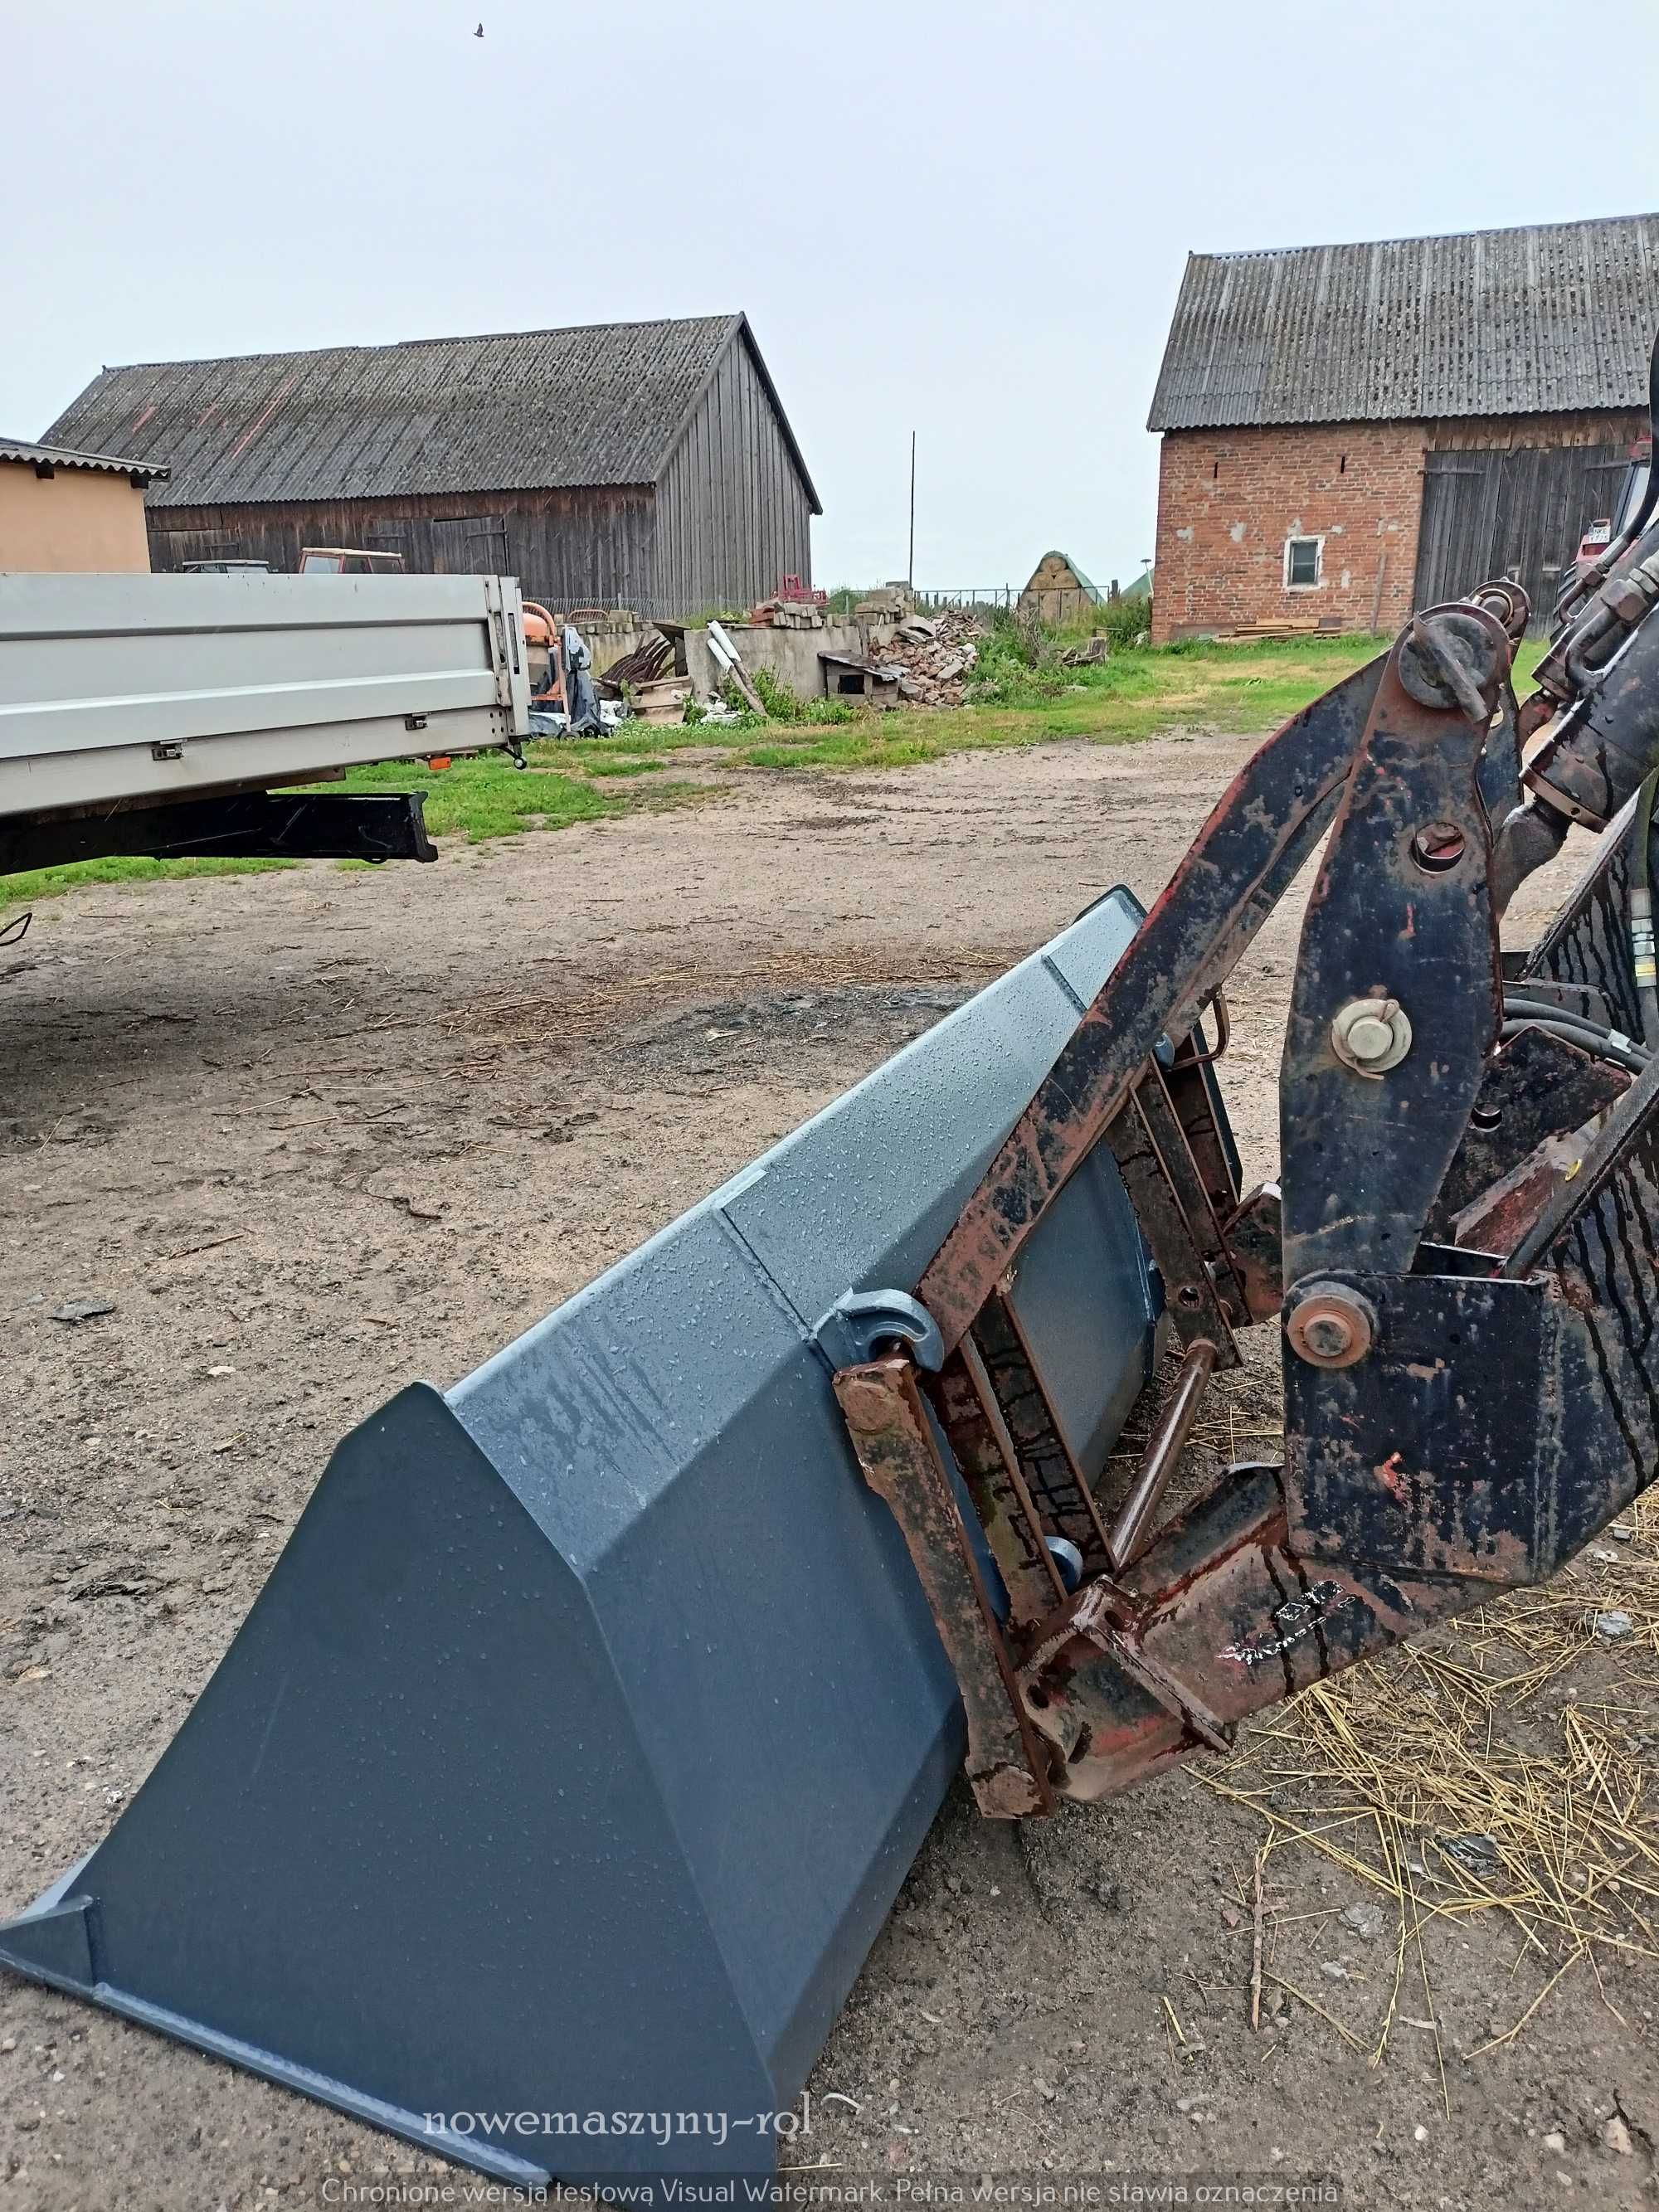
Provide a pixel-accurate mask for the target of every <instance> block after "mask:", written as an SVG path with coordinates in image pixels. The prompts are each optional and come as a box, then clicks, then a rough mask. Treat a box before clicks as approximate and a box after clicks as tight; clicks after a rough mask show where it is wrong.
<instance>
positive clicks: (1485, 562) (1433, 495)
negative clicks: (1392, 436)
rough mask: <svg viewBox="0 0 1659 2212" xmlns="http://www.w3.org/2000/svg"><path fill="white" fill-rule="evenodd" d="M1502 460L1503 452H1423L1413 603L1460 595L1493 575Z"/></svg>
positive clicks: (1425, 603)
mask: <svg viewBox="0 0 1659 2212" xmlns="http://www.w3.org/2000/svg"><path fill="white" fill-rule="evenodd" d="M1503 466H1504V455H1503V454H1502V453H1427V454H1425V456H1424V461H1423V518H1422V520H1421V522H1420V524H1419V526H1418V533H1417V581H1416V585H1415V586H1414V588H1413V593H1412V604H1413V606H1418V607H1434V606H1438V605H1440V604H1441V603H1442V601H1443V600H1445V599H1461V598H1462V595H1463V593H1464V592H1467V591H1469V590H1471V589H1472V588H1473V587H1474V586H1475V585H1476V584H1484V583H1485V582H1486V579H1487V578H1488V577H1489V576H1491V575H1492V574H1494V573H1495V572H1494V570H1493V568H1492V558H1491V556H1492V548H1493V545H1494V544H1495V543H1496V541H1497V536H1498V492H1499V488H1500V483H1501V479H1502V475H1503Z"/></svg>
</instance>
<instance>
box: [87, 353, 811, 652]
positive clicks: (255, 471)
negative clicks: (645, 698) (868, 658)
mask: <svg viewBox="0 0 1659 2212" xmlns="http://www.w3.org/2000/svg"><path fill="white" fill-rule="evenodd" d="M48 435H49V437H50V438H51V439H52V441H54V442H57V443H65V444H71V445H75V446H78V447H83V448H88V449H91V450H95V451H99V452H105V453H113V452H119V453H125V454H131V456H133V458H134V459H135V461H140V462H142V461H153V462H157V463H161V464H164V465H165V466H166V467H167V470H168V471H170V474H169V475H168V476H167V477H163V478H161V479H159V480H158V481H157V482H155V483H153V484H152V485H151V486H150V488H149V493H148V495H147V520H148V524H149V538H150V558H151V563H152V565H153V566H154V567H155V568H158V569H167V568H179V567H180V566H181V565H182V563H184V562H186V561H200V560H215V559H244V560H246V559H264V560H267V561H269V562H270V563H271V565H272V567H274V568H280V569H292V568H295V567H296V566H297V565H298V559H299V554H300V550H301V547H302V546H305V545H325V546H326V545H348V546H359V547H363V548H366V549H368V550H374V551H382V552H392V553H398V554H401V555H402V556H403V557H404V563H405V565H406V566H407V567H408V568H410V569H413V570H418V571H421V572H423V573H433V574H503V575H513V576H517V577H518V578H519V579H520V581H521V582H522V584H523V586H524V589H525V591H526V594H527V595H528V596H530V597H531V598H533V599H541V600H544V602H546V603H547V604H548V605H550V606H553V607H556V608H559V609H568V608H570V607H572V606H577V605H599V606H625V607H635V608H637V609H639V610H640V611H641V612H643V613H645V614H647V615H685V614H692V613H696V612H699V611H702V610H704V609H708V608H711V607H715V606H742V605H749V604H750V603H751V602H752V601H754V600H757V599H763V598H765V597H767V596H768V595H769V593H771V592H775V591H776V590H777V588H778V585H779V582H780V580H781V578H782V577H784V576H785V575H787V574H793V575H797V576H799V577H801V578H802V579H803V580H810V579H811V534H810V533H811V518H812V516H813V515H815V514H818V513H822V512H823V510H822V508H821V507H820V506H819V504H818V499H817V493H816V492H815V491H814V490H813V488H812V480H811V477H810V476H809V475H808V473H807V469H806V464H805V460H804V459H802V457H801V452H800V448H799V446H798V445H797V444H796V442H795V437H794V433H793V431H792V430H791V429H790V427H789V423H788V420H787V416H785V414H784V411H783V408H782V405H781V402H780V400H779V398H778V394H777V390H776V387H775V385H774V384H773V382H772V379H771V376H770V374H769V373H768V370H767V367H766V364H765V362H763V360H762V358H761V354H760V349H759V347H758V346H757V344H756V343H755V337H754V333H753V332H752V331H750V327H749V321H748V318H747V317H746V316H744V315H718V316H702V317H697V318H695V319H682V320H678V321H670V322H652V323H615V324H604V325H594V326H592V327H589V328H586V329H582V330H568V331H517V332H509V333H504V334H501V335H499V336H495V337H463V338H422V339H412V340H409V341H406V342H404V343H401V344H398V345H385V346H331V347H328V348H325V349H323V350H321V351H319V352H310V353H280V354H248V355H241V356H235V357H234V358H231V359H228V360H222V361H180V362H150V363H148V364H144V365H143V366H139V367H135V368H106V370H105V371H104V373H103V374H102V375H101V376H100V377H98V378H97V379H96V380H94V382H93V383H91V384H89V385H88V386H87V388H86V390H85V391H84V392H82V394H81V396H80V398H78V399H76V401H75V402H74V403H73V404H72V405H71V406H70V407H69V408H68V409H66V410H65V411H64V413H63V414H62V415H61V416H59V417H58V421H57V422H55V423H54V424H53V425H52V429H51V431H50V432H49V434H48Z"/></svg>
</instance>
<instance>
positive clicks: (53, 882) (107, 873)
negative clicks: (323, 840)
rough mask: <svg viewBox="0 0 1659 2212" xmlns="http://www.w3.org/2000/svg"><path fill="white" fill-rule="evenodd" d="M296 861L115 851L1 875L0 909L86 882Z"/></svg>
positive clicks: (259, 870) (261, 869) (265, 867)
mask: <svg viewBox="0 0 1659 2212" xmlns="http://www.w3.org/2000/svg"><path fill="white" fill-rule="evenodd" d="M299 865H300V864H299V862H298V861H297V860H143V859H141V858H139V857H138V856H137V854H113V855H112V856H111V857H110V858H109V859H107V860H72V861H70V862H69V863H67V864H66V865H65V866H63V867H61V868H23V869H21V870H20V871H19V872H18V873H17V874H15V875H12V876H0V909H3V908H7V907H12V906H38V905H39V904H40V901H41V900H42V899H49V898H59V897H61V896H62V895H63V894H64V892H65V891H75V890H84V888H85V887H86V885H87V884H129V883H142V884H153V883H155V882H156V881H157V880H158V879H159V878H162V877H172V876H253V875H264V874H265V873H266V872H268V871H270V870H271V869H274V868H296V867H298V866H299Z"/></svg>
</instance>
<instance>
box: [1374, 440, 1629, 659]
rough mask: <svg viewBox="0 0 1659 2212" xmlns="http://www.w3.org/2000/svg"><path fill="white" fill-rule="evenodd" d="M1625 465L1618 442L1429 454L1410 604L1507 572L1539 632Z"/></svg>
mask: <svg viewBox="0 0 1659 2212" xmlns="http://www.w3.org/2000/svg"><path fill="white" fill-rule="evenodd" d="M1628 466H1629V455H1628V448H1627V447H1625V446H1623V445H1600V446H1588V445H1585V446H1558V447H1553V448H1550V447H1537V446H1534V447H1527V446H1514V447H1509V448H1508V449H1507V450H1504V449H1501V448H1498V447H1486V448H1476V447H1463V448H1461V449H1441V450H1439V451H1436V452H1431V453H1428V454H1426V455H1425V459H1424V476H1423V517H1422V524H1421V526H1420V528H1419V532H1418V539H1417V582H1416V587H1415V592H1414V594H1413V597H1414V600H1415V604H1416V605H1418V606H1419V607H1424V606H1436V605H1439V604H1440V603H1441V602H1442V601H1443V600H1446V599H1461V598H1462V596H1463V594H1464V593H1465V592H1471V591H1473V590H1474V588H1475V586H1477V585H1479V584H1483V583H1485V582H1486V580H1487V578H1488V577H1491V576H1510V577H1513V579H1514V580H1515V581H1516V583H1518V584H1519V585H1520V586H1522V590H1524V591H1525V592H1527V593H1528V597H1529V598H1530V599H1531V601H1532V623H1531V625H1530V627H1531V629H1532V631H1533V634H1534V635H1538V634H1539V633H1541V631H1543V630H1544V629H1546V628H1547V626H1548V620H1549V613H1550V609H1551V607H1552V606H1553V604H1554V601H1555V599H1556V595H1557V594H1558V592H1559V591H1560V589H1561V586H1562V585H1563V584H1564V583H1565V580H1566V574H1567V571H1568V569H1569V568H1570V567H1571V562H1572V558H1573V556H1574V554H1575V553H1576V552H1577V549H1578V542H1579V540H1580V538H1582V537H1583V534H1584V530H1585V527H1586V526H1587V525H1588V524H1589V522H1590V521H1591V520H1594V519H1595V517H1596V516H1597V515H1610V514H1611V513H1612V512H1613V507H1614V506H1615V505H1616V504H1617V497H1618V491H1619V487H1620V484H1621V483H1622V482H1623V480H1624V473H1625V471H1626V468H1627V467H1628Z"/></svg>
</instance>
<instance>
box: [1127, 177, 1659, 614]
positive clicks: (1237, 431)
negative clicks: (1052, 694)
mask: <svg viewBox="0 0 1659 2212" xmlns="http://www.w3.org/2000/svg"><path fill="white" fill-rule="evenodd" d="M1656 330H1659V216H1656V215H1648V216H1618V217H1614V218H1612V219H1610V220H1607V221H1603V222H1568V223H1552V224H1547V225H1535V226H1531V227H1528V228H1522V229H1516V230H1486V231H1474V232H1470V233H1468V234H1464V235H1462V236H1459V237H1451V238H1411V239H1391V240H1386V241H1384V242H1383V243H1380V244H1376V245H1363V246H1299V247H1296V248H1292V249H1291V250H1288V251H1285V252H1268V253H1220V254H1194V255H1192V256H1191V257H1190V258H1189V259H1188V264H1187V273H1186V277H1185V280H1184V282H1183V283H1182V288H1181V297H1180V300H1179V301H1178V302H1177V304H1176V312H1175V319H1174V322H1173V323H1172V325H1171V326H1170V337H1169V342H1168V344H1167V345H1166V347H1165V349H1164V366H1163V369H1162V372H1161V374H1160V375H1159V377H1158V390H1157V393H1156V395H1155V397H1154V398H1153V401H1152V413H1151V416H1150V417H1149V419H1148V424H1147V427H1148V428H1149V429H1152V430H1157V431H1161V432H1162V433H1163V448H1162V453H1161V456H1160V464H1159V472H1158V555H1157V564H1156V575H1157V585H1156V589H1155V591H1154V593H1153V613H1152V619H1153V632H1154V636H1155V637H1156V639H1157V640H1158V642H1160V643H1164V642H1167V641H1169V640H1170V639H1172V638H1180V637H1193V636H1203V635H1213V634H1215V633H1217V632H1218V631H1226V630H1231V629H1238V628H1242V627H1243V626H1245V625H1247V624H1258V623H1279V622H1285V623H1296V624H1306V623H1312V624H1315V625H1316V626H1317V627H1318V628H1320V629H1334V630H1370V629H1381V630H1384V631H1387V630H1392V629H1397V628H1398V627H1399V625H1400V624H1401V623H1402V622H1403V621H1404V620H1405V618H1406V617H1407V615H1408V614H1409V613H1410V612H1411V611H1412V609H1413V607H1414V606H1428V605H1434V604H1435V602H1436V601H1437V600H1440V599H1450V598H1455V597H1456V596H1458V595H1459V594H1460V593H1461V592H1464V591H1467V590H1468V589H1469V588H1470V586H1474V585H1475V584H1479V583H1481V582H1483V581H1484V580H1486V578H1487V577H1489V576H1493V575H1510V576H1512V577H1514V578H1515V579H1516V580H1517V581H1518V582H1520V583H1521V584H1522V585H1523V586H1525V588H1526V590H1527V591H1528V592H1529V593H1530V594H1531V597H1532V602H1533V608H1534V628H1538V627H1541V624H1542V621H1543V618H1544V617H1546V616H1547V613H1548V611H1549V605H1550V602H1551V601H1552V599H1553V597H1554V595H1555V592H1556V591H1557V589H1558V588H1559V583H1560V580H1561V574H1562V570H1563V568H1564V566H1565V564H1566V563H1567V562H1571V558H1572V556H1573V553H1574V551H1575V550H1576V548H1577V544H1578V541H1579V538H1581V536H1582V535H1583V530H1584V526H1585V525H1586V524H1587V523H1589V521H1590V520H1592V519H1593V518H1595V517H1596V516H1599V515H1605V514H1607V513H1608V512H1609V510H1610V508H1611V507H1612V506H1613V502H1614V501H1615V499H1616V495H1617V492H1618V488H1619V485H1620V481H1621V479H1622V477H1623V474H1624V471H1625V468H1626V465H1627V463H1628V461H1629V459H1630V456H1631V449H1632V444H1633V443H1635V442H1636V441H1641V440H1644V439H1645V436H1646V433H1647V428H1648V420H1647V389H1648V356H1649V352H1650V348H1651V346H1652V343H1653V339H1654V335H1655V332H1656Z"/></svg>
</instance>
